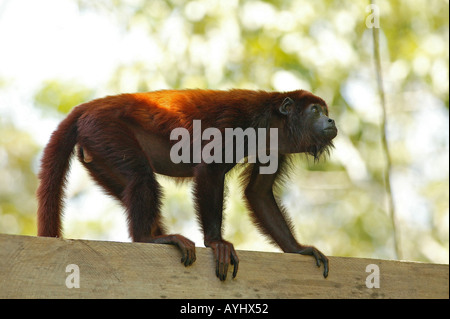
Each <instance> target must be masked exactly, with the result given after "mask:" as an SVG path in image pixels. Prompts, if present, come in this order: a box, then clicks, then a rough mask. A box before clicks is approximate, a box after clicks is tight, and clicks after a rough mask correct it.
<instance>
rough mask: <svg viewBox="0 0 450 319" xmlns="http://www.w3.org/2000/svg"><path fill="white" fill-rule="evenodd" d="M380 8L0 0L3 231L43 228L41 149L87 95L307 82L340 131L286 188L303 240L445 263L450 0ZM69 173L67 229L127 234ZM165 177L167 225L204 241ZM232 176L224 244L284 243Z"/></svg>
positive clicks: (187, 200) (80, 178)
mask: <svg viewBox="0 0 450 319" xmlns="http://www.w3.org/2000/svg"><path fill="white" fill-rule="evenodd" d="M375 4H376V6H375V7H373V6H372V7H371V6H369V1H350V0H341V1H337V0H336V1H331V0H315V1H308V0H292V1H291V0H280V1H250V0H248V1H245V0H227V1H222V0H197V1H182V0H167V1H163V0H159V1H145V0H115V1H107V0H97V1H87V0H41V1H33V0H14V1H8V0H0V233H7V234H23V235H36V207H37V203H36V198H35V191H36V188H37V185H38V180H37V173H38V171H39V164H40V158H41V155H42V150H43V147H44V146H45V144H46V143H47V142H48V140H49V137H50V134H51V133H52V131H53V130H54V129H55V128H56V126H57V124H58V123H59V121H61V120H62V119H63V118H64V116H65V115H66V114H67V113H68V112H69V111H70V110H71V109H72V108H73V107H74V106H76V105H77V104H80V103H82V102H85V101H88V100H91V99H93V98H97V97H103V96H105V95H113V94H118V93H123V92H137V91H153V90H159V89H168V88H174V89H181V88H209V89H229V88H246V89H258V90H259V89H261V90H279V91H286V90H294V89H306V90H310V91H312V92H314V93H315V94H317V95H319V96H321V97H322V98H324V99H325V100H326V101H327V102H328V104H329V107H330V115H331V117H332V118H334V119H335V120H336V123H337V126H338V128H339V134H338V137H337V138H336V139H335V149H334V150H333V151H332V152H331V154H330V156H329V157H328V158H327V160H326V161H323V160H322V161H320V162H319V163H314V160H313V159H312V158H309V157H307V156H305V155H302V156H297V157H296V158H295V169H294V170H292V173H291V174H290V176H289V179H288V181H287V182H286V183H285V187H284V188H283V189H282V190H281V191H280V192H279V195H280V200H281V202H282V203H283V205H284V206H285V207H286V208H287V210H288V212H289V215H290V217H291V218H292V220H293V222H294V225H295V235H296V236H297V238H298V239H299V241H300V242H302V243H306V244H312V245H315V246H317V247H318V248H319V249H320V250H321V251H322V252H324V253H325V254H327V255H334V256H354V257H373V258H382V259H396V258H400V259H405V260H413V261H427V262H436V263H448V262H449V245H448V242H449V1H448V0H390V1H387V0H385V1H382V0H379V1H376V3H375ZM377 22H378V23H379V24H378V26H379V29H378V30H379V34H380V39H379V52H380V60H381V71H382V75H383V79H384V94H385V100H386V119H387V122H386V123H385V122H384V121H383V108H382V100H381V99H380V92H379V90H378V86H377V68H376V63H375V56H374V45H373V33H372V31H373V30H372V27H373V26H376V25H377V24H376V23H377ZM378 71H380V70H379V69H378ZM385 124H386V136H387V141H388V145H389V150H390V153H389V157H390V160H391V165H392V166H391V167H390V168H389V166H388V162H387V158H388V157H387V153H386V149H385V148H384V147H383V143H382V140H383V132H384V125H385ZM386 173H389V179H390V183H391V191H392V198H393V203H394V206H393V208H394V210H391V209H390V207H391V206H390V205H389V195H390V192H389V191H388V187H387V185H386V182H385V178H384V177H385V174H386ZM69 181H70V182H69V183H68V188H67V191H66V195H67V199H66V209H65V217H64V236H65V237H67V238H83V239H96V240H113V241H129V237H128V233H127V227H126V221H125V215H124V213H123V209H122V207H121V206H120V205H119V204H118V203H117V202H115V201H114V200H112V199H111V198H109V197H107V196H106V195H104V194H103V192H102V191H101V190H100V189H99V188H98V187H97V186H96V185H95V184H94V183H93V182H92V181H91V180H90V178H89V177H88V175H87V174H86V173H85V171H84V170H83V168H81V166H80V165H79V164H78V163H77V162H76V161H72V169H71V173H70V176H69ZM160 182H161V184H163V186H164V189H165V200H164V206H163V215H164V217H165V223H166V225H167V226H168V229H169V230H170V231H171V232H176V233H182V234H183V235H185V236H187V237H188V238H190V239H192V240H194V241H195V242H196V244H197V245H198V246H202V245H203V238H202V234H201V233H200V231H199V226H198V224H197V222H196V218H195V212H194V207H193V202H192V194H191V184H189V183H186V184H183V185H176V184H175V183H174V182H172V181H170V180H169V179H167V178H164V177H160ZM228 182H229V192H228V196H227V202H226V212H225V216H226V217H225V221H224V230H225V238H226V239H227V240H230V241H232V242H233V243H234V244H235V247H236V249H247V250H264V251H279V250H278V248H276V247H274V246H272V245H270V244H269V243H268V241H267V240H266V239H265V238H264V237H263V236H261V235H260V234H259V233H258V231H257V230H256V228H255V227H254V226H253V225H252V223H251V222H250V218H249V216H248V212H247V211H246V209H245V205H244V202H243V200H242V190H241V189H240V188H239V187H238V182H237V174H230V176H228ZM392 214H393V216H392Z"/></svg>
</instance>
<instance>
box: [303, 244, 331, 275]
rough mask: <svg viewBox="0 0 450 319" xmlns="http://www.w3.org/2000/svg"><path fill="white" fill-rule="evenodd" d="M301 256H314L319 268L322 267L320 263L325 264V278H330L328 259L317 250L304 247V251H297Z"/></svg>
mask: <svg viewBox="0 0 450 319" xmlns="http://www.w3.org/2000/svg"><path fill="white" fill-rule="evenodd" d="M297 253H298V254H301V255H309V256H314V258H315V259H316V264H317V267H320V262H322V263H323V276H324V277H325V278H327V276H328V258H327V257H326V256H325V255H324V254H322V253H321V252H320V251H319V250H318V249H317V248H315V247H313V246H302V249H300V250H299V251H297Z"/></svg>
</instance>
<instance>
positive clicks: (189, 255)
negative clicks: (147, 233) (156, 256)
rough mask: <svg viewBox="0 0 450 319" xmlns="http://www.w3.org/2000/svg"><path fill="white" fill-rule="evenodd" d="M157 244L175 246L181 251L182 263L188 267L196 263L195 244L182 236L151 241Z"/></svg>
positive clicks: (160, 237) (171, 236)
mask: <svg viewBox="0 0 450 319" xmlns="http://www.w3.org/2000/svg"><path fill="white" fill-rule="evenodd" d="M149 242H153V243H156V244H170V245H175V246H177V247H178V249H179V250H180V251H181V262H182V263H183V264H184V265H185V266H186V267H187V266H190V265H192V264H193V263H194V261H195V260H196V256H195V243H194V242H193V241H191V240H189V239H187V238H186V237H184V236H181V235H162V236H158V237H155V238H152V239H151V240H149Z"/></svg>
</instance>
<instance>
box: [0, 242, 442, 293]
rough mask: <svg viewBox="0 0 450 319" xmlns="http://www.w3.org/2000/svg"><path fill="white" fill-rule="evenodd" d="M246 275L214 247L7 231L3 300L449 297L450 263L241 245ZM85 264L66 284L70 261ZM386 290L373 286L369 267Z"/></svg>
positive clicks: (0, 264) (0, 255) (0, 274)
mask: <svg viewBox="0 0 450 319" xmlns="http://www.w3.org/2000/svg"><path fill="white" fill-rule="evenodd" d="M238 255H239V258H240V264H239V273H238V276H237V277H236V279H234V280H233V279H231V269H230V273H229V278H228V279H227V280H226V281H225V282H221V281H219V280H218V279H217V278H216V277H215V271H214V262H213V258H212V254H211V251H210V250H209V249H206V248H197V261H196V262H195V263H194V265H192V266H190V267H187V268H186V267H184V266H183V265H182V264H181V263H180V257H181V255H180V253H179V252H178V250H177V249H176V248H175V247H172V246H168V245H155V244H140V243H118V242H101V241H88V240H67V239H56V238H39V237H27V236H16V235H1V234H0V298H191V299H195V298H449V281H448V273H449V268H448V265H437V264H427V263H415V262H400V261H389V260H378V259H366V258H344V257H330V274H329V276H328V278H327V279H324V278H323V277H322V269H320V270H319V269H317V267H315V265H314V262H313V259H312V258H310V257H307V256H301V255H296V254H282V253H266V252H255V251H238ZM69 264H76V265H77V266H78V267H79V270H80V288H71V289H69V288H67V286H66V278H67V277H68V276H70V275H71V274H72V273H71V272H66V266H67V265H69ZM370 264H374V265H377V266H378V267H379V271H380V275H379V278H380V281H379V282H380V288H371V289H369V288H367V286H366V278H367V276H369V275H371V273H370V272H366V267H367V265H370Z"/></svg>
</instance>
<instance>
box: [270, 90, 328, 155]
mask: <svg viewBox="0 0 450 319" xmlns="http://www.w3.org/2000/svg"><path fill="white" fill-rule="evenodd" d="M283 95H284V98H283V99H282V101H281V103H279V106H278V109H277V110H276V112H278V119H280V118H281V122H280V121H278V123H277V124H276V126H277V127H278V128H279V130H278V131H279V133H278V134H279V138H278V140H279V152H281V153H308V154H310V155H312V156H314V159H315V160H318V159H319V157H320V155H322V154H323V153H327V152H328V150H329V148H330V147H333V144H332V140H333V138H335V137H336V135H337V128H336V125H335V123H334V120H333V119H331V118H329V117H328V106H327V104H326V103H325V101H324V100H322V99H321V98H320V97H318V96H315V95H313V94H312V93H309V92H307V91H303V90H299V91H293V92H288V93H285V94H283Z"/></svg>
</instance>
